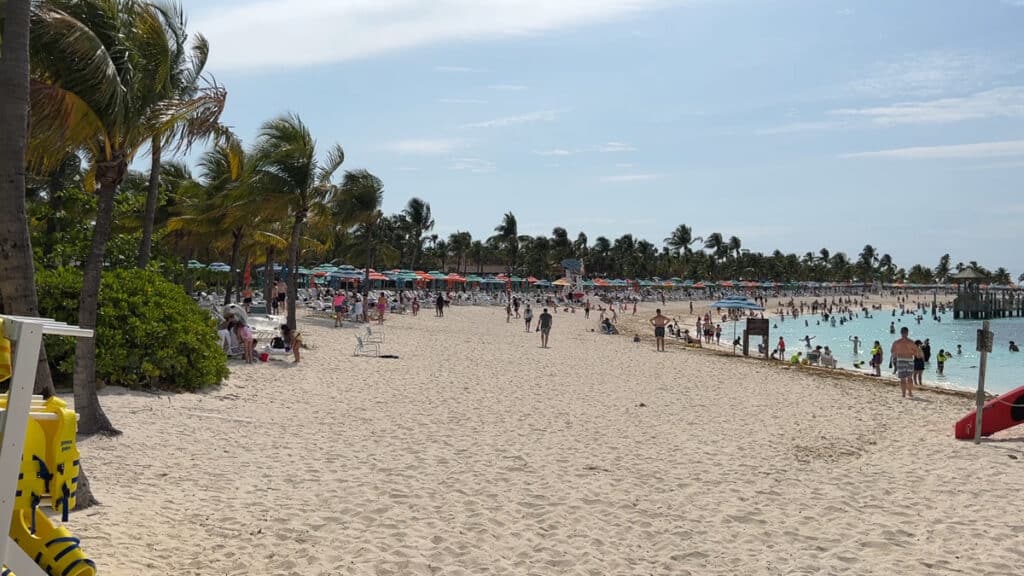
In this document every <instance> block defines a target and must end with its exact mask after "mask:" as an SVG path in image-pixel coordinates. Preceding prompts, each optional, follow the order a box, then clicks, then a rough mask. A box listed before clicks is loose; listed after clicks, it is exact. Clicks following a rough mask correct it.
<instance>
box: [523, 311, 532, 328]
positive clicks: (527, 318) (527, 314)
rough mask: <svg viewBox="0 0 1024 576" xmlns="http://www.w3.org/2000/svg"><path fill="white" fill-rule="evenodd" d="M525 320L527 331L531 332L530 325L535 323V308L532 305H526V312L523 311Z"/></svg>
mask: <svg viewBox="0 0 1024 576" xmlns="http://www.w3.org/2000/svg"><path fill="white" fill-rule="evenodd" d="M523 320H525V321H526V331H527V332H529V331H530V324H531V323H533V308H530V305H529V304H527V305H526V310H525V311H523Z"/></svg>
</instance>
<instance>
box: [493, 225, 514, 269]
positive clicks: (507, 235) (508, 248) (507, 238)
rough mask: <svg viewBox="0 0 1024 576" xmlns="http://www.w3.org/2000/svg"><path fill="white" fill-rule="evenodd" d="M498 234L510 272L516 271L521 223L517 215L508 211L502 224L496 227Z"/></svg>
mask: <svg viewBox="0 0 1024 576" xmlns="http://www.w3.org/2000/svg"><path fill="white" fill-rule="evenodd" d="M494 231H495V232H497V234H496V235H495V236H494V238H495V239H496V240H497V241H498V243H499V245H500V246H501V247H502V248H503V249H504V251H505V262H506V265H507V266H508V272H509V273H512V272H513V271H515V269H516V266H517V264H518V260H519V224H518V223H517V222H516V215H515V214H513V213H511V212H506V213H505V215H504V216H503V217H502V219H501V224H498V225H497V226H495V227H494Z"/></svg>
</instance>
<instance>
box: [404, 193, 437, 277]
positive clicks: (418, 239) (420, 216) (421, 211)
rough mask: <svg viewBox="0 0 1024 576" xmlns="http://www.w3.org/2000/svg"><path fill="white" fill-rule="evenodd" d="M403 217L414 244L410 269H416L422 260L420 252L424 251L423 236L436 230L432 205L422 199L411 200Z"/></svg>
mask: <svg viewBox="0 0 1024 576" xmlns="http://www.w3.org/2000/svg"><path fill="white" fill-rule="evenodd" d="M402 215H403V216H405V218H406V220H408V222H409V228H410V236H411V238H410V240H411V241H412V244H413V252H412V262H411V263H410V265H409V267H410V268H414V269H415V268H416V263H417V262H419V259H420V251H421V250H423V234H424V233H426V232H430V231H431V230H433V229H434V217H433V215H432V214H431V213H430V204H429V203H427V202H425V201H424V200H421V199H420V198H410V199H409V202H408V203H407V204H406V205H405V209H404V210H402ZM434 241H435V242H436V241H437V239H436V238H435V239H434Z"/></svg>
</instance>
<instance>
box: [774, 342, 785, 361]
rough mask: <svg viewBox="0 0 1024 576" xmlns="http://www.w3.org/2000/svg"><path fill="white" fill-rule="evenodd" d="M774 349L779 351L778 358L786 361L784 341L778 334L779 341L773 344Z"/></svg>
mask: <svg viewBox="0 0 1024 576" xmlns="http://www.w3.org/2000/svg"><path fill="white" fill-rule="evenodd" d="M775 349H776V350H778V351H779V360H782V361H783V362H785V361H786V341H785V340H783V339H782V336H779V343H778V345H776V346H775Z"/></svg>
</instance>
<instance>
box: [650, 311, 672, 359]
mask: <svg viewBox="0 0 1024 576" xmlns="http://www.w3.org/2000/svg"><path fill="white" fill-rule="evenodd" d="M654 312H655V316H654V317H653V318H651V319H650V323H651V326H654V344H655V350H657V351H658V352H664V351H665V325H666V324H668V322H669V320H668V316H662V315H661V308H658V309H657V310H655V311H654Z"/></svg>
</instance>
